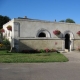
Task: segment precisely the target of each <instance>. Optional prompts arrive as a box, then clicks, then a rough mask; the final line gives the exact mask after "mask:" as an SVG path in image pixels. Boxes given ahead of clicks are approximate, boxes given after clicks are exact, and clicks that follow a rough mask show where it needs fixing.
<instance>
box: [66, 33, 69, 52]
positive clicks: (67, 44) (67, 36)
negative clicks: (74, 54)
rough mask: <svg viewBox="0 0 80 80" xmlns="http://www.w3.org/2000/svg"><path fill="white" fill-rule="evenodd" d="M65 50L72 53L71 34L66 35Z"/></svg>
mask: <svg viewBox="0 0 80 80" xmlns="http://www.w3.org/2000/svg"><path fill="white" fill-rule="evenodd" d="M65 49H67V50H68V51H70V34H66V35H65Z"/></svg>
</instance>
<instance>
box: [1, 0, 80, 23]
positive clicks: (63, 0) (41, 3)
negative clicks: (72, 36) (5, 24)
mask: <svg viewBox="0 0 80 80" xmlns="http://www.w3.org/2000/svg"><path fill="white" fill-rule="evenodd" d="M0 15H3V16H8V17H10V18H11V19H13V18H18V17H24V16H27V17H28V18H32V19H39V20H47V21H54V20H55V19H56V21H57V22H58V21H60V20H65V19H67V18H70V19H73V20H74V21H75V22H76V23H77V24H80V0H0Z"/></svg>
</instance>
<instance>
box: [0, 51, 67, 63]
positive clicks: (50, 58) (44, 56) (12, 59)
mask: <svg viewBox="0 0 80 80" xmlns="http://www.w3.org/2000/svg"><path fill="white" fill-rule="evenodd" d="M66 61H68V59H67V58H66V57H65V56H64V55H62V54H60V53H34V54H33V53H31V54H30V53H29V54H27V53H7V52H6V51H0V63H35V62H37V63H39V62H66Z"/></svg>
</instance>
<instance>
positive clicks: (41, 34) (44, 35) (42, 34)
mask: <svg viewBox="0 0 80 80" xmlns="http://www.w3.org/2000/svg"><path fill="white" fill-rule="evenodd" d="M38 37H46V34H45V33H43V32H41V33H40V34H39V36H38Z"/></svg>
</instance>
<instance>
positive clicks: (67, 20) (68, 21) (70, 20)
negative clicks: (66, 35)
mask: <svg viewBox="0 0 80 80" xmlns="http://www.w3.org/2000/svg"><path fill="white" fill-rule="evenodd" d="M59 22H66V23H75V21H74V20H72V19H70V18H68V19H66V20H60V21H59Z"/></svg>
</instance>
